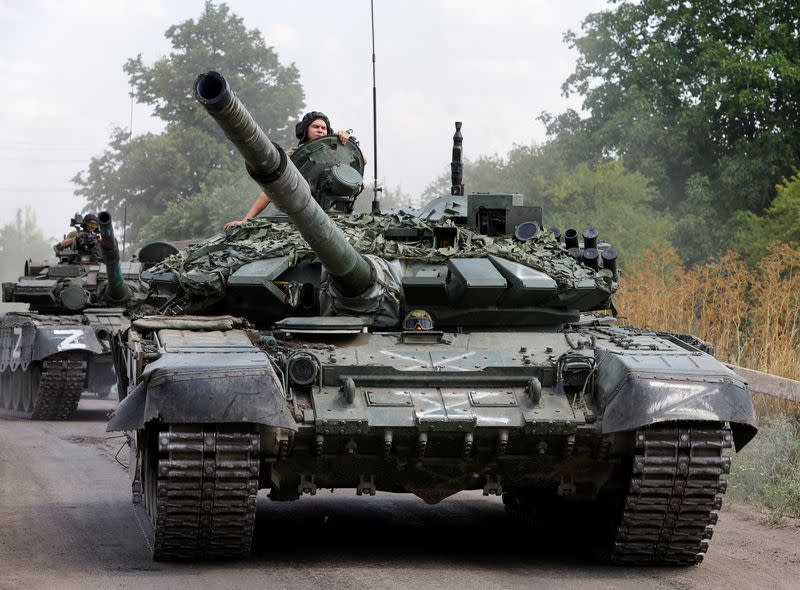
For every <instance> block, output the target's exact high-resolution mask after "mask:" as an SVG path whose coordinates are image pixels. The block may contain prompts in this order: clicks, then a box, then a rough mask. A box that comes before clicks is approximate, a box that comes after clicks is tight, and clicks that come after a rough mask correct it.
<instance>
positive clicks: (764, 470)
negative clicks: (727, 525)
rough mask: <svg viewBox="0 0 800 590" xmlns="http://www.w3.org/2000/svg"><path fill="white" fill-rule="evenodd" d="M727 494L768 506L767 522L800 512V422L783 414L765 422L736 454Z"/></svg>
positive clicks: (770, 522)
mask: <svg viewBox="0 0 800 590" xmlns="http://www.w3.org/2000/svg"><path fill="white" fill-rule="evenodd" d="M727 495H728V496H729V497H731V498H733V499H735V500H741V501H743V502H747V503H748V504H753V505H755V506H758V507H760V508H765V509H767V512H766V514H765V518H764V522H765V523H766V524H777V523H778V522H780V520H781V518H782V517H783V516H795V517H797V516H800V438H798V425H797V423H796V422H794V421H792V420H790V419H789V418H787V417H785V416H784V417H780V418H776V419H774V420H771V421H769V422H767V423H766V424H764V425H762V426H761V427H760V429H759V431H758V434H757V435H756V437H755V438H754V439H753V440H752V441H750V443H749V444H748V445H747V446H746V447H745V448H744V449H743V450H742V451H741V452H740V453H738V454H736V455H735V456H734V457H733V460H732V466H731V474H730V477H729V479H728V492H727Z"/></svg>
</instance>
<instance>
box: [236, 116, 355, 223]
mask: <svg viewBox="0 0 800 590" xmlns="http://www.w3.org/2000/svg"><path fill="white" fill-rule="evenodd" d="M294 132H295V136H296V137H297V139H299V140H300V143H298V144H297V145H298V147H299V146H301V145H303V144H304V143H307V142H309V141H311V140H314V139H319V138H320V137H325V136H326V135H336V137H338V138H339V141H340V142H341V143H342V145H344V144H346V143H347V141H348V140H349V139H350V132H349V131H337V132H336V133H334V132H333V127H332V126H331V122H330V119H328V117H327V116H326V115H325V113H322V112H320V111H311V112H310V113H306V114H305V115H304V116H303V118H302V119H301V120H300V121H298V122H297V125H295V128H294ZM293 151H294V149H290V150H286V155H287V156H289V157H291V155H292V152H293ZM364 163H365V164H366V161H365V162H364ZM268 204H269V197H268V196H267V194H266V193H264V192H262V193H261V194H260V195H258V197H256V200H255V201H254V202H253V204H252V205H251V206H250V209H249V210H248V211H247V213H245V216H244V217H242V218H241V219H237V220H234V221H229V222H228V223H226V224H225V226H224V227H223V228H222V229H223V230H224V231H228V230H230V229H233V228H234V227H236V226H238V225H241V224H243V223H245V222H246V221H249V220H250V219H253V217H256V216H257V215H258V214H259V213H261V212H262V211H263V210H264V208H265V207H266V206H267V205H268Z"/></svg>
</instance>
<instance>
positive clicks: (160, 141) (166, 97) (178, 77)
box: [73, 1, 304, 242]
mask: <svg viewBox="0 0 800 590" xmlns="http://www.w3.org/2000/svg"><path fill="white" fill-rule="evenodd" d="M165 35H166V37H167V39H169V40H170V42H171V44H172V51H171V52H170V54H169V55H168V56H165V57H162V58H160V59H158V60H157V61H156V62H155V63H154V64H153V65H152V66H147V65H145V64H144V63H143V61H142V58H141V55H139V56H138V57H136V58H134V59H130V60H128V62H127V63H126V64H125V68H124V69H125V72H126V73H127V74H128V76H129V78H130V82H131V86H132V88H133V93H134V97H135V98H136V100H138V101H139V102H141V103H143V104H147V105H150V106H152V108H153V112H154V114H155V115H156V116H157V117H159V118H160V119H161V120H162V121H164V123H165V128H164V131H163V132H161V133H158V134H155V133H148V134H144V135H138V136H133V137H131V136H130V134H129V133H128V131H127V130H124V129H116V130H115V131H114V132H113V134H112V138H111V141H110V143H109V146H108V148H107V149H106V151H105V153H104V154H103V155H101V156H98V157H96V158H92V160H91V162H90V164H89V167H88V169H86V170H84V171H82V172H80V173H79V174H77V175H76V176H75V178H74V179H73V182H75V183H76V184H77V186H78V189H77V191H76V193H77V194H78V195H80V196H82V197H85V198H86V199H87V201H88V205H87V209H89V210H94V211H99V210H107V211H110V212H111V213H112V215H113V216H114V217H115V219H116V220H122V218H123V210H124V208H126V207H127V220H128V223H129V225H130V227H129V231H128V235H129V238H130V239H131V240H132V241H134V242H137V241H141V240H142V239H145V238H154V237H158V238H159V239H182V238H190V237H195V236H196V235H198V234H200V235H208V234H210V233H213V232H214V231H217V230H219V229H220V228H221V226H222V223H223V222H224V221H227V220H229V219H234V218H239V217H241V215H242V214H243V212H244V211H246V210H247V207H248V205H249V203H250V202H252V200H253V199H254V197H255V196H256V195H257V194H258V191H257V190H255V189H254V187H253V184H252V182H250V183H249V184H245V183H244V182H243V181H242V179H243V177H244V176H245V172H244V167H243V166H242V165H241V162H240V160H239V159H238V158H235V157H234V154H233V152H232V147H231V146H230V144H229V142H226V141H223V136H222V132H221V131H220V130H219V128H218V127H217V126H216V125H215V124H214V122H213V121H212V120H211V118H210V117H208V115H207V114H206V113H205V112H203V111H202V108H201V107H200V106H199V105H198V104H197V103H196V102H195V100H194V99H193V97H192V85H193V83H194V80H195V78H196V77H197V75H198V74H199V73H201V72H204V71H208V70H209V69H217V70H219V71H221V72H224V73H225V76H226V78H227V79H228V81H229V82H230V84H231V86H232V87H234V88H236V93H237V95H238V96H239V97H240V98H241V99H242V100H243V101H244V102H245V104H246V105H247V107H248V109H249V110H250V111H251V113H253V115H254V117H255V118H256V120H257V121H258V122H259V124H260V125H261V126H262V128H263V129H264V130H265V131H266V132H267V133H268V134H269V135H270V136H271V137H276V138H283V139H287V140H288V139H289V138H290V136H291V134H290V128H291V127H292V123H293V119H294V118H295V117H296V115H297V114H298V113H299V112H300V111H301V109H302V107H303V99H304V96H303V90H302V87H301V85H300V82H299V73H298V71H297V68H296V67H295V66H294V65H289V66H283V65H281V64H280V62H279V61H278V56H277V54H276V52H275V51H274V49H273V48H272V47H269V46H267V45H266V43H265V42H264V39H263V38H262V36H261V33H260V32H259V31H257V30H248V29H247V28H246V27H245V26H244V24H243V22H242V19H241V18H239V17H238V16H236V15H235V14H232V13H231V12H230V10H229V9H228V7H227V6H226V5H225V4H220V5H218V6H217V5H215V4H214V3H213V2H210V1H209V2H206V4H205V8H204V10H203V13H202V15H201V16H200V18H199V19H197V21H195V20H193V19H189V20H187V21H185V22H182V23H179V24H177V25H174V26H172V27H170V28H169V29H167V31H166V34H165Z"/></svg>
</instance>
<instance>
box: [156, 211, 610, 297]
mask: <svg viewBox="0 0 800 590" xmlns="http://www.w3.org/2000/svg"><path fill="white" fill-rule="evenodd" d="M333 220H334V222H335V223H336V225H337V226H339V228H340V229H341V230H342V231H343V232H344V234H345V236H347V238H348V241H349V242H350V243H351V244H352V245H353V247H355V249H356V250H358V251H359V252H361V253H363V254H374V255H375V256H379V257H381V258H386V259H414V260H425V261H429V262H445V261H447V259H448V258H483V257H486V256H488V255H489V254H493V255H495V256H498V257H500V258H505V259H508V260H511V261H514V262H518V263H520V264H524V265H526V266H529V267H531V268H534V269H536V270H539V271H542V272H544V273H546V274H547V275H549V276H550V277H552V278H553V280H555V281H556V283H557V284H558V286H559V289H560V290H568V289H571V288H573V287H574V286H575V284H576V283H577V282H579V281H582V280H584V279H593V280H594V281H595V284H596V286H597V288H599V289H601V290H602V291H604V292H606V293H613V292H614V291H615V290H616V288H617V283H616V281H614V280H613V278H612V276H611V273H610V272H609V271H604V270H601V271H599V272H596V271H594V270H592V269H591V268H589V267H587V266H585V265H584V264H582V263H581V262H579V261H577V260H575V259H574V258H572V257H571V256H570V255H569V254H568V253H567V251H566V250H565V249H564V247H563V245H561V243H559V242H558V241H557V240H556V239H555V238H554V237H553V235H552V234H551V233H550V232H547V231H540V232H539V233H537V234H536V235H535V236H534V237H533V238H531V239H530V240H527V241H525V242H520V241H518V240H516V239H514V238H511V237H507V236H499V237H488V236H484V235H481V234H478V233H476V232H474V231H472V230H469V229H465V228H461V227H459V228H458V248H452V247H448V248H438V249H435V248H432V247H431V246H429V245H428V244H427V243H425V242H423V241H422V240H412V241H408V240H403V241H399V240H394V239H389V238H386V237H385V235H384V234H385V233H386V230H387V229H389V228H390V227H391V228H417V229H421V230H424V231H425V232H426V233H427V234H428V235H429V236H430V235H432V233H433V229H434V227H456V226H455V225H454V224H453V223H452V222H451V221H449V220H446V221H443V222H439V223H432V222H429V221H425V220H422V219H420V218H418V217H414V216H411V215H392V216H372V215H369V214H367V213H363V214H360V215H353V216H342V217H334V218H333ZM427 241H428V242H430V240H427ZM277 256H288V257H289V264H290V265H293V264H296V263H298V262H300V261H302V260H313V259H315V255H314V252H313V251H312V250H311V249H310V248H309V246H308V244H307V243H306V241H305V240H304V239H303V237H302V236H301V235H300V233H299V232H298V231H297V229H296V228H295V226H294V225H293V224H291V223H275V222H271V221H268V220H266V219H258V218H257V219H252V220H250V221H248V222H247V223H244V224H242V225H240V226H238V227H237V228H235V229H234V230H233V232H232V233H231V234H230V235H229V236H228V237H227V238H226V239H223V240H220V239H219V238H217V239H212V240H209V241H206V242H203V243H200V244H198V245H197V246H194V247H190V248H188V249H186V250H184V251H182V252H180V253H179V254H175V255H173V256H170V257H169V258H167V259H166V260H164V261H162V262H160V263H159V264H158V265H156V266H154V267H153V268H151V269H150V270H151V272H154V273H164V272H170V271H171V272H173V273H174V274H175V276H176V278H177V280H178V282H179V283H180V285H181V287H182V288H183V290H184V292H185V293H186V294H187V295H188V296H189V297H190V298H192V297H204V298H208V297H220V296H222V295H223V294H224V291H225V285H226V283H227V278H228V277H229V276H230V275H231V274H232V273H234V272H235V271H236V270H237V269H239V268H240V267H241V266H243V265H244V264H247V263H249V262H253V261H254V260H260V259H264V258H273V257H277Z"/></svg>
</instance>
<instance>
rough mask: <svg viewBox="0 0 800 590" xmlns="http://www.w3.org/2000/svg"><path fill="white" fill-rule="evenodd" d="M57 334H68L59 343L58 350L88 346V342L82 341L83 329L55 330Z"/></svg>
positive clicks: (54, 332)
mask: <svg viewBox="0 0 800 590" xmlns="http://www.w3.org/2000/svg"><path fill="white" fill-rule="evenodd" d="M53 334H55V335H56V336H66V338H64V339H63V340H62V341H61V344H59V345H58V350H73V349H75V348H86V344H85V343H83V342H81V341H80V339H81V336H83V330H53Z"/></svg>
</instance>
